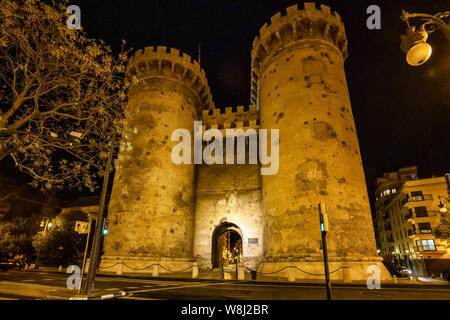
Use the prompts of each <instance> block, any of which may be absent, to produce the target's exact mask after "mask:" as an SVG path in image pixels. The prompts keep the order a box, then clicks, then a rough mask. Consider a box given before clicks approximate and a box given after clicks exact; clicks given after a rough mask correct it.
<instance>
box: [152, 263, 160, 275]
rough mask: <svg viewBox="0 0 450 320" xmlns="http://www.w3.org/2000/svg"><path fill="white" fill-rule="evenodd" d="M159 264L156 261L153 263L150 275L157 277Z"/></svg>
mask: <svg viewBox="0 0 450 320" xmlns="http://www.w3.org/2000/svg"><path fill="white" fill-rule="evenodd" d="M158 267H159V265H158V264H157V263H156V264H154V265H153V271H152V277H158V276H159V269H158Z"/></svg>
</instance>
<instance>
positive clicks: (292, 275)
mask: <svg viewBox="0 0 450 320" xmlns="http://www.w3.org/2000/svg"><path fill="white" fill-rule="evenodd" d="M288 281H289V282H294V281H295V273H294V270H293V269H292V268H291V264H290V263H288Z"/></svg>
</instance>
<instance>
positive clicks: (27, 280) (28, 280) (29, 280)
mask: <svg viewBox="0 0 450 320" xmlns="http://www.w3.org/2000/svg"><path fill="white" fill-rule="evenodd" d="M20 281H21V282H31V281H35V280H31V279H26V280H20Z"/></svg>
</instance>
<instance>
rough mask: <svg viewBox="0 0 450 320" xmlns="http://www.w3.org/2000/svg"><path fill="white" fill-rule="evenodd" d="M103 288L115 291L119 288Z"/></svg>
mask: <svg viewBox="0 0 450 320" xmlns="http://www.w3.org/2000/svg"><path fill="white" fill-rule="evenodd" d="M105 290H115V291H118V290H120V288H108V289H105Z"/></svg>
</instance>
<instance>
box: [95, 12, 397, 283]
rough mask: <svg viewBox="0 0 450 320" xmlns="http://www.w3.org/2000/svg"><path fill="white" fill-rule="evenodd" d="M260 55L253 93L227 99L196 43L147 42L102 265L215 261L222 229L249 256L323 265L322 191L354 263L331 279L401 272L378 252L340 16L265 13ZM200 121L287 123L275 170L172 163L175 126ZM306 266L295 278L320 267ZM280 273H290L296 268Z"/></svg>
mask: <svg viewBox="0 0 450 320" xmlns="http://www.w3.org/2000/svg"><path fill="white" fill-rule="evenodd" d="M251 58H252V63H251V98H250V102H251V105H250V106H237V107H227V108H221V109H218V108H216V107H215V105H214V103H213V100H212V96H211V94H210V89H209V87H208V82H207V79H206V76H205V72H204V71H203V70H202V69H201V68H200V66H199V64H198V63H197V62H196V61H195V60H193V59H192V58H191V57H189V56H188V55H186V54H182V55H180V52H179V51H178V50H176V49H172V48H170V49H169V48H166V47H147V48H145V50H139V51H138V52H137V53H136V54H135V56H134V57H133V58H132V59H131V61H130V63H129V66H128V75H129V77H130V79H131V81H132V86H131V88H130V90H129V102H128V107H127V113H126V126H125V132H124V134H123V140H122V147H121V151H120V154H119V159H118V166H117V172H116V176H115V181H114V186H113V191H112V195H111V201H110V204H109V213H108V217H109V220H110V226H109V227H110V232H109V235H108V236H107V237H106V239H105V244H104V251H105V254H104V256H103V258H102V262H101V266H100V269H102V268H104V269H105V270H109V271H111V269H107V268H108V266H110V265H114V264H115V263H117V262H118V261H122V262H124V263H126V265H127V266H132V267H133V268H134V269H129V268H127V267H125V268H124V269H123V272H139V271H141V272H148V270H145V269H144V267H145V266H147V265H150V264H151V263H154V262H155V261H158V262H159V263H160V264H161V265H164V266H165V267H166V268H170V269H171V270H181V269H183V268H186V267H189V266H190V265H192V262H193V261H197V262H198V264H199V266H200V268H202V269H214V268H217V267H220V264H221V262H220V261H221V259H220V257H221V255H220V251H221V249H223V245H222V246H221V245H220V244H221V243H225V242H226V241H225V240H224V235H227V236H226V237H229V239H231V235H233V237H234V238H236V239H237V240H236V241H235V244H238V243H239V241H241V242H240V243H241V248H242V252H241V253H240V254H241V255H242V256H243V262H244V264H245V265H246V266H247V267H249V268H258V270H259V271H263V272H273V271H276V270H279V269H283V268H284V267H285V266H287V264H288V263H290V264H291V265H293V266H296V267H298V268H300V269H302V270H305V271H307V272H310V273H316V274H321V273H323V262H322V252H321V244H320V243H321V240H320V239H321V235H320V229H319V218H318V210H317V205H318V203H319V202H325V203H326V204H327V207H328V213H329V224H330V232H329V235H328V249H329V261H330V270H331V271H333V270H335V269H338V268H340V267H343V266H346V267H348V268H347V269H343V271H342V270H341V271H340V272H336V273H333V274H332V279H343V278H346V277H347V278H350V277H351V278H352V279H358V280H365V279H367V277H368V275H367V273H366V270H367V267H368V266H370V265H377V266H379V267H380V270H381V278H382V279H383V280H385V279H390V275H389V273H388V272H387V270H386V269H385V268H384V266H383V265H382V263H381V260H382V259H381V258H380V257H379V256H378V255H377V254H376V245H375V238H374V232H373V224H372V220H371V214H370V207H369V200H368V196H367V189H366V185H365V178H364V172H363V167H362V163H361V156H360V150H359V144H358V138H357V134H356V128H355V123H354V119H353V115H352V110H351V105H350V98H349V94H348V88H347V82H346V78H345V72H344V60H345V59H346V58H347V40H346V35H345V30H344V25H343V24H342V22H341V18H340V16H339V15H338V14H337V13H336V12H334V13H332V12H331V10H330V8H329V7H327V6H323V5H322V6H320V8H319V9H318V8H316V7H315V4H314V3H305V4H304V9H301V10H300V9H299V8H298V7H297V5H295V6H291V7H289V8H287V9H286V12H284V13H277V14H276V15H274V16H273V17H272V18H271V20H270V23H269V24H267V23H266V24H264V25H263V26H262V28H261V29H260V32H259V35H258V36H257V37H256V38H255V40H254V42H253V49H252V52H251ZM195 120H201V121H202V122H203V125H204V127H203V130H206V129H209V128H217V129H218V130H221V131H224V130H226V129H227V128H233V129H236V128H242V129H244V130H247V129H260V128H263V129H268V130H271V129H278V130H279V133H280V156H279V171H278V173H277V174H274V175H263V176H261V175H260V168H261V165H260V164H249V161H248V160H247V161H246V164H231V165H229V164H212V165H206V164H197V165H194V164H181V165H177V164H174V163H173V162H172V161H171V150H172V148H173V147H174V146H175V145H176V144H177V142H174V141H171V135H172V132H173V131H174V130H176V129H178V128H185V129H187V130H188V131H189V135H190V136H191V137H192V136H193V134H194V129H193V122H194V121H195ZM203 147H205V145H204V146H203ZM236 236H237V237H236ZM230 241H231V240H230ZM218 246H219V247H220V248H218ZM227 246H228V247H234V244H233V245H231V244H230V245H227ZM227 249H229V248H227ZM295 272H296V273H297V274H296V277H297V278H304V277H311V278H317V276H309V275H307V274H305V273H302V272H300V271H297V270H296V271H295ZM344 273H345V274H344ZM278 275H279V276H283V277H284V276H287V270H286V269H285V270H284V271H283V272H280V273H279V274H278Z"/></svg>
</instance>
